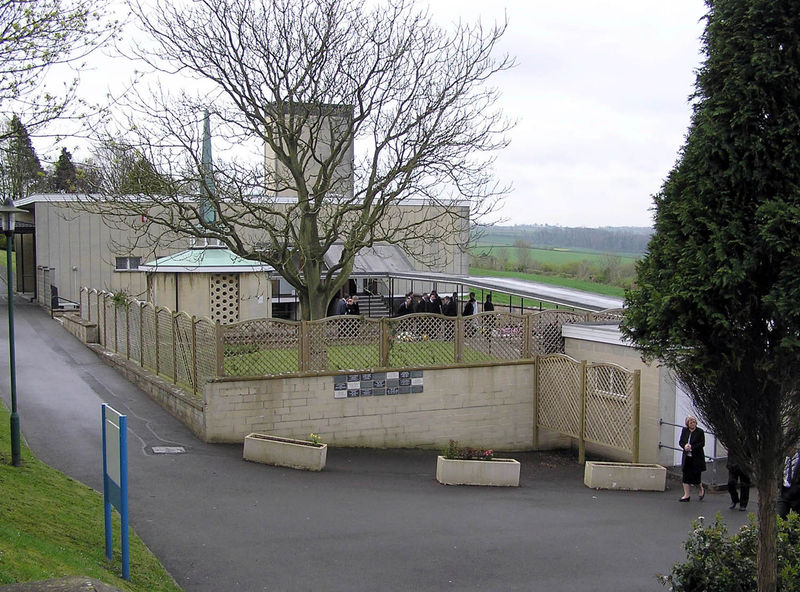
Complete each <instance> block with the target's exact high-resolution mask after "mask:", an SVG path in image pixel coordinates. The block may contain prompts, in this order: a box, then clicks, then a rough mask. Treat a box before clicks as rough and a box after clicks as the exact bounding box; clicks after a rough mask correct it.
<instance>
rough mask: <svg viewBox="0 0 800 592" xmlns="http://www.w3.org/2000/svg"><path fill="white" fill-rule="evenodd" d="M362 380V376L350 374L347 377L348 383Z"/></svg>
mask: <svg viewBox="0 0 800 592" xmlns="http://www.w3.org/2000/svg"><path fill="white" fill-rule="evenodd" d="M359 380H361V375H360V374H348V375H347V382H358V381H359Z"/></svg>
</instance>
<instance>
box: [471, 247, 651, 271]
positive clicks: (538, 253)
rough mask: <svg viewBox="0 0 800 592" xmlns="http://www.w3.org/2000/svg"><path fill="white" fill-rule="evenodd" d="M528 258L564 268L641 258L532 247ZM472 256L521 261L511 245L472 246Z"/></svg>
mask: <svg viewBox="0 0 800 592" xmlns="http://www.w3.org/2000/svg"><path fill="white" fill-rule="evenodd" d="M527 253H528V255H527V256H528V258H529V260H530V261H537V262H539V263H541V264H547V265H554V266H562V265H568V264H570V263H581V262H583V261H586V262H588V263H589V264H602V263H605V262H606V261H607V260H608V259H609V257H619V260H620V263H622V264H625V263H635V262H636V261H637V259H639V257H637V256H635V255H618V254H613V255H609V254H608V253H598V252H596V251H581V250H573V249H558V248H551V249H541V248H534V247H531V248H529V249H527ZM470 254H471V255H472V256H473V257H478V256H480V255H482V254H488V255H491V256H494V257H505V259H506V260H507V261H509V262H513V263H516V262H518V261H519V254H520V250H519V248H518V247H514V246H510V245H481V244H478V245H472V246H471V247H470Z"/></svg>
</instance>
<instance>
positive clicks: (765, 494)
mask: <svg viewBox="0 0 800 592" xmlns="http://www.w3.org/2000/svg"><path fill="white" fill-rule="evenodd" d="M757 485H758V592H776V591H777V589H778V548H777V539H778V532H777V514H776V513H775V512H776V507H775V504H776V500H777V492H778V479H777V478H776V477H774V476H772V475H767V476H765V477H762V478H761V479H759V480H758V484H757Z"/></svg>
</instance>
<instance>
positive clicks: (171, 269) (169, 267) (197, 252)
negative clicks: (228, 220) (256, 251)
mask: <svg viewBox="0 0 800 592" xmlns="http://www.w3.org/2000/svg"><path fill="white" fill-rule="evenodd" d="M139 270H140V271H148V272H154V273H257V272H260V273H271V272H273V271H275V269H274V268H272V267H271V266H269V265H267V264H266V263H261V262H259V261H251V260H249V259H243V258H241V257H239V256H238V255H236V254H235V253H233V252H232V251H230V250H229V249H224V248H214V247H206V248H203V249H187V250H185V251H181V252H180V253H175V254H174V255H169V256H167V257H159V258H158V259H156V260H155V261H149V262H148V263H145V264H144V265H140V266H139Z"/></svg>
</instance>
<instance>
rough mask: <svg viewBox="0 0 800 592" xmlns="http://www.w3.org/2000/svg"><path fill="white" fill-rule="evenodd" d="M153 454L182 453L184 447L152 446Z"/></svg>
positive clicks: (184, 450)
mask: <svg viewBox="0 0 800 592" xmlns="http://www.w3.org/2000/svg"><path fill="white" fill-rule="evenodd" d="M152 450H153V454H183V453H184V452H186V449H185V448H184V447H183V446H153V449H152Z"/></svg>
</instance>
